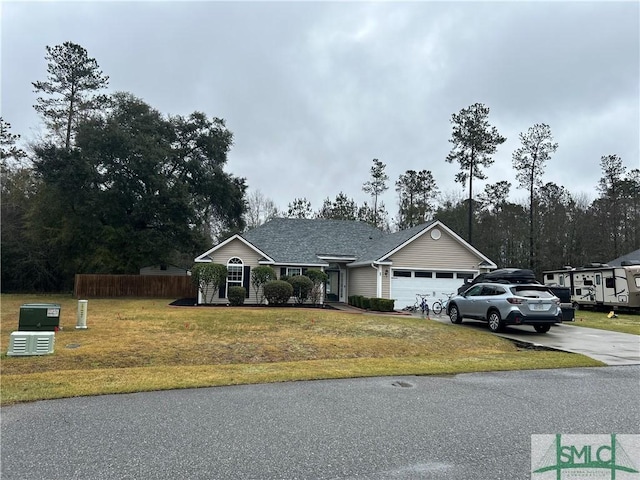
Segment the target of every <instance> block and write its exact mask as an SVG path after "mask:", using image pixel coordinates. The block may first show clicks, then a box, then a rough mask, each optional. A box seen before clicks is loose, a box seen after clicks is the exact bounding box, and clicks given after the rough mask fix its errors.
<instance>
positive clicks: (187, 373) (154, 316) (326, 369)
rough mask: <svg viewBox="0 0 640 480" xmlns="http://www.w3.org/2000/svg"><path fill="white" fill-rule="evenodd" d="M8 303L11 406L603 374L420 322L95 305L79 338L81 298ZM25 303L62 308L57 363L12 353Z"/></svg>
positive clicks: (4, 368)
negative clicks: (201, 392)
mask: <svg viewBox="0 0 640 480" xmlns="http://www.w3.org/2000/svg"><path fill="white" fill-rule="evenodd" d="M1 300H2V324H1V330H0V341H1V347H2V351H1V354H2V363H1V367H0V374H1V375H2V396H1V403H2V404H4V405H7V404H11V403H16V402H24V401H33V400H40V399H52V398H62V397H72V396H79V395H98V394H107V393H124V392H136V391H150V390H163V389H174V388H189V387H206V386H216V385H234V384H248V383H264V382H281V381H293V380H312V379H329V378H348V377H364V376H383V375H433V374H456V373H461V372H477V371H491V370H517V369H536V368H560V367H583V366H599V365H602V364H601V363H600V362H597V361H595V360H592V359H589V358H587V357H584V356H581V355H577V354H571V353H562V352H548V351H535V350H520V349H518V348H517V347H516V346H515V345H514V344H513V343H511V342H509V341H508V340H505V339H502V338H499V337H497V336H495V335H492V334H490V333H487V332H479V331H475V330H468V329H461V328H455V327H453V326H451V325H444V324H441V323H439V322H435V321H430V320H424V319H420V318H415V317H403V316H396V317H392V316H382V315H367V314H351V313H344V312H339V311H336V310H328V309H300V308H288V307H285V308H265V307H262V308H261V307H253V308H250V307H247V308H245V307H171V306H168V304H169V302H170V300H158V299H91V300H89V303H88V315H87V326H88V329H87V330H77V329H76V328H75V326H76V312H77V300H76V299H74V298H72V297H71V296H26V295H2V297H1ZM24 303H59V304H61V305H62V311H61V322H60V323H61V326H62V330H61V331H59V332H58V333H57V334H56V339H55V352H54V354H53V355H47V356H32V357H8V356H7V355H6V353H7V350H8V346H9V336H10V334H11V332H12V331H15V330H17V328H18V315H19V310H20V305H22V304H24Z"/></svg>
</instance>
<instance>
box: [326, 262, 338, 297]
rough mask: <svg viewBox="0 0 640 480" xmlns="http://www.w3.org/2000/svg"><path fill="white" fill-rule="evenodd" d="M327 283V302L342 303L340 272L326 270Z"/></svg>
mask: <svg viewBox="0 0 640 480" xmlns="http://www.w3.org/2000/svg"><path fill="white" fill-rule="evenodd" d="M325 273H326V274H327V283H326V284H325V300H326V301H328V302H338V301H340V270H325Z"/></svg>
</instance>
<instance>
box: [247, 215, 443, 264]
mask: <svg viewBox="0 0 640 480" xmlns="http://www.w3.org/2000/svg"><path fill="white" fill-rule="evenodd" d="M431 223H433V222H431ZM428 225H430V223H427V224H423V225H420V226H417V227H414V228H411V229H408V230H402V231H400V232H396V233H384V232H382V231H381V230H379V229H377V228H375V227H373V226H371V225H369V224H367V223H364V222H356V221H351V220H326V219H301V218H276V219H274V220H271V221H269V222H267V223H265V224H264V225H260V226H259V227H257V228H254V229H252V230H249V231H248V232H246V233H244V234H243V235H242V237H243V238H244V239H245V240H247V241H248V242H250V243H251V244H252V245H254V246H255V247H257V248H259V249H260V250H262V251H263V252H265V253H266V254H267V255H269V256H270V257H271V258H272V259H273V260H274V261H275V262H276V263H300V264H318V263H323V260H321V259H320V258H319V256H328V257H350V259H355V261H356V262H372V261H375V260H378V259H381V258H383V256H384V255H385V254H387V253H389V252H390V251H392V250H393V249H395V248H396V247H398V246H400V245H402V244H403V243H404V242H406V241H407V240H409V239H410V238H412V237H413V236H414V235H416V234H417V233H419V232H420V231H421V230H423V229H424V228H426V227H427V226H428Z"/></svg>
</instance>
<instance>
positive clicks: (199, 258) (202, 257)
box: [195, 234, 274, 263]
mask: <svg viewBox="0 0 640 480" xmlns="http://www.w3.org/2000/svg"><path fill="white" fill-rule="evenodd" d="M234 240H239V241H240V242H242V243H244V244H245V245H246V246H247V247H249V248H251V249H252V250H254V251H255V252H256V253H257V254H258V255H262V256H263V257H264V258H265V260H266V261H267V262H268V263H274V262H273V259H272V258H271V257H270V256H269V255H267V254H266V253H265V252H263V251H262V250H260V249H259V248H257V247H256V246H255V245H252V244H251V243H250V242H248V241H247V240H246V239H244V238H242V236H240V235H237V234H236V235H233V236H232V237H229V238H227V239H226V240H225V241H224V242H222V243H219V244H218V245H216V246H215V247H213V248H210V249H209V250H207V251H206V252H204V253H203V254H202V255H199V256H197V257H196V259H195V261H196V262H211V258H210V257H209V255H211V254H212V253H214V252H215V251H216V250H219V249H221V248H222V247H224V246H225V245H228V244H229V243H231V242H233V241H234Z"/></svg>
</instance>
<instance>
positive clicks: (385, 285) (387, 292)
mask: <svg viewBox="0 0 640 480" xmlns="http://www.w3.org/2000/svg"><path fill="white" fill-rule="evenodd" d="M385 271H388V272H389V273H388V274H387V275H385V274H384V272H385ZM382 298H391V267H389V266H387V265H385V266H383V267H382Z"/></svg>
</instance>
